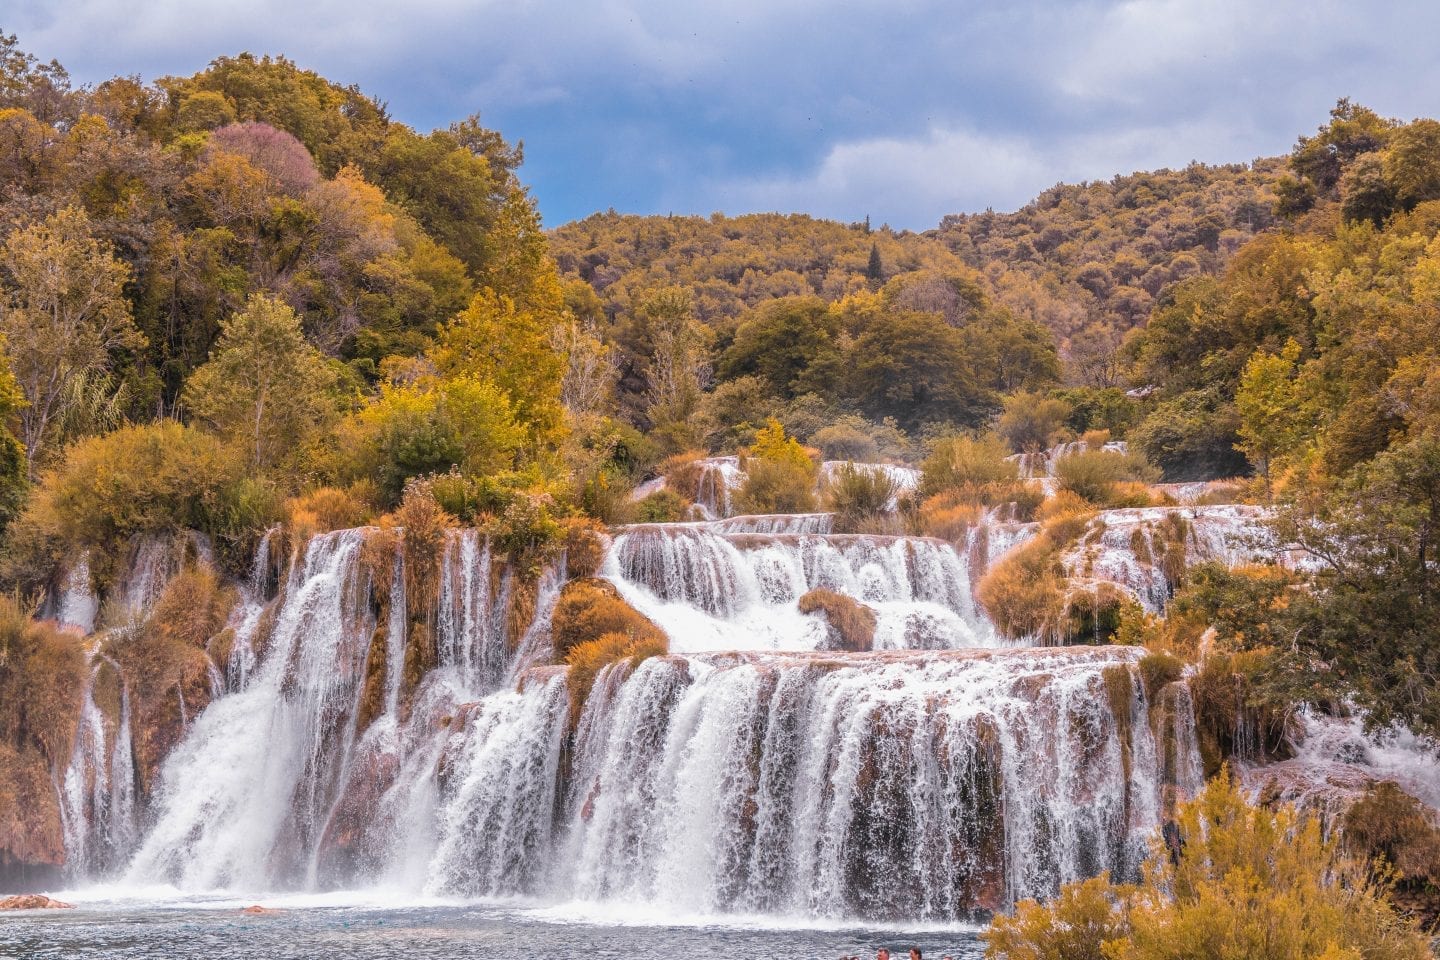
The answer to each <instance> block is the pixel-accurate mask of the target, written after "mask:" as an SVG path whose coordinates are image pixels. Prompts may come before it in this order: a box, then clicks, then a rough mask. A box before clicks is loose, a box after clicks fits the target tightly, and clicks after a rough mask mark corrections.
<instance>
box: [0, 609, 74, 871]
mask: <svg viewBox="0 0 1440 960" xmlns="http://www.w3.org/2000/svg"><path fill="white" fill-rule="evenodd" d="M30 616H31V610H30V609H29V607H28V605H26V604H25V603H23V602H22V601H21V600H20V599H19V597H17V596H15V595H13V594H12V595H8V596H6V595H0V865H4V866H10V865H13V864H17V863H18V864H21V865H27V864H34V865H39V864H48V865H54V866H59V865H61V864H63V863H64V862H65V853H66V852H65V842H64V831H63V828H62V821H61V816H60V803H59V798H60V795H59V792H58V791H57V790H56V788H55V772H56V771H60V770H63V769H64V765H65V762H66V760H67V759H68V758H69V756H70V747H71V743H72V741H73V740H74V737H75V728H76V725H77V723H78V721H79V719H80V706H81V703H82V700H83V697H84V692H85V678H86V673H87V671H86V667H85V650H84V644H83V641H82V640H81V638H80V637H78V636H75V635H74V634H70V633H64V632H61V631H59V630H57V629H55V627H54V626H53V625H52V624H48V623H37V622H35V621H33V620H31V619H30Z"/></svg>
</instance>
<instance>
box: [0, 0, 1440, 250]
mask: <svg viewBox="0 0 1440 960" xmlns="http://www.w3.org/2000/svg"><path fill="white" fill-rule="evenodd" d="M5 6H6V8H7V9H6V10H5V11H4V12H3V13H0V18H3V20H0V29H3V30H4V31H5V32H13V33H18V34H19V36H20V41H21V45H22V47H24V48H25V49H27V50H29V51H30V52H32V53H34V54H36V55H37V56H39V57H41V58H42V59H50V58H52V57H53V58H56V59H58V60H60V61H61V62H62V63H63V64H65V66H66V67H67V68H69V70H70V72H71V74H72V75H73V76H74V77H76V78H77V79H79V80H81V81H87V82H89V81H98V80H102V79H104V78H105V77H108V76H110V75H112V74H115V73H139V74H141V75H142V76H144V77H145V78H147V79H149V78H153V77H156V76H161V75H165V74H189V73H192V72H194V71H196V70H198V69H200V68H202V67H203V66H204V65H205V64H206V63H207V62H208V61H209V60H211V59H212V58H213V57H216V56H219V55H222V54H233V53H238V52H240V51H244V50H249V51H252V52H254V53H283V54H285V55H286V56H288V57H290V58H292V59H294V60H296V61H298V62H299V63H300V64H301V65H303V66H306V67H311V68H313V69H315V70H318V71H319V72H320V73H322V74H324V75H325V76H326V77H328V78H330V79H332V80H336V81H340V82H345V83H350V82H353V83H358V84H359V85H360V86H361V87H362V88H363V89H364V90H365V91H366V92H368V93H371V94H373V95H375V96H378V97H379V98H380V99H382V100H384V101H386V102H387V103H388V104H389V106H390V110H391V113H392V114H393V115H394V116H395V117H397V118H399V119H401V120H404V121H406V122H408V123H411V124H413V125H415V126H417V127H420V128H422V129H429V128H431V127H435V126H443V125H445V124H448V123H449V122H450V121H451V120H454V119H458V118H461V117H464V116H466V115H468V114H470V113H473V112H477V111H478V112H479V113H480V114H481V116H482V118H483V120H484V122H485V123H486V124H487V125H488V126H493V127H497V128H498V129H500V130H501V131H502V132H503V133H504V134H505V135H506V136H507V137H508V138H510V139H512V140H514V139H521V140H523V141H524V142H525V156H526V163H525V168H524V170H523V171H522V177H523V178H524V179H525V181H526V182H527V183H529V184H530V185H531V186H532V188H533V190H534V193H535V195H536V197H537V198H538V199H539V203H540V208H541V211H542V213H543V214H544V216H545V220H546V223H547V224H548V225H551V226H554V225H557V224H559V223H562V222H564V221H566V220H570V219H574V218H577V217H583V216H585V215H587V214H589V213H592V212H594V211H596V210H603V209H606V208H607V207H614V208H615V209H617V210H621V211H625V212H637V213H669V212H675V213H702V214H708V213H710V212H712V211H715V210H723V211H725V212H727V213H740V212H746V211H754V210H782V211H803V212H808V213H813V214H816V215H819V216H826V217H835V218H838V219H841V220H847V221H849V220H858V219H860V218H862V217H864V216H866V215H867V214H868V215H869V216H870V217H871V219H872V220H873V221H874V222H875V223H877V224H879V223H882V222H889V223H890V224H892V225H894V226H896V227H908V228H912V229H926V228H928V227H931V226H934V225H935V223H936V222H937V221H938V220H939V219H940V217H942V216H943V215H944V214H946V213H955V212H964V211H976V210H983V209H985V208H987V207H993V208H995V209H997V210H1009V209H1014V208H1015V207H1017V206H1019V205H1021V204H1023V203H1024V202H1025V201H1026V200H1028V199H1030V198H1031V197H1032V196H1034V195H1035V194H1036V193H1037V192H1038V191H1040V190H1042V189H1044V188H1045V187H1048V186H1050V185H1052V184H1054V183H1056V182H1059V181H1076V180H1083V179H1095V178H1108V177H1110V176H1111V175H1113V174H1115V173H1122V172H1124V173H1128V172H1131V171H1134V170H1142V169H1153V168H1156V167H1164V166H1171V167H1174V166H1180V165H1183V164H1185V163H1188V162H1189V161H1190V160H1202V161H1206V162H1229V161H1248V160H1250V159H1253V158H1255V157H1257V156H1266V155H1272V154H1276V153H1281V152H1284V151H1286V150H1288V149H1289V148H1290V146H1291V145H1292V144H1293V142H1294V140H1295V137H1296V136H1297V135H1298V134H1300V133H1307V132H1310V131H1312V130H1313V129H1314V128H1315V127H1316V126H1318V125H1319V124H1320V123H1321V122H1322V121H1324V120H1325V119H1326V114H1327V111H1328V110H1329V108H1330V107H1331V106H1332V105H1333V104H1334V102H1335V100H1336V99H1337V98H1338V97H1341V96H1350V97H1353V98H1355V99H1356V100H1358V101H1360V102H1362V103H1365V104H1367V105H1369V106H1372V107H1374V108H1375V109H1376V110H1379V111H1380V112H1381V113H1384V114H1386V115H1390V116H1397V117H1401V118H1404V119H1411V118H1413V117H1416V116H1435V115H1440V47H1437V45H1436V38H1437V37H1440V2H1436V0H1393V2H1388V0H1363V2H1362V0H1353V2H1338V0H1304V2H1300V0H1130V2H1106V0H1090V2H1069V3H1067V2H1062V0H1008V2H1005V0H993V2H978V0H972V2H967V0H951V2H935V0H883V2H873V3H870V2H859V0H730V2H726V0H710V2H708V3H691V2H688V0H589V2H584V0H571V2H563V0H478V2H477V0H314V2H305V0H229V2H214V0H138V2H137V0H10V2H9V3H7V4H6V5H5Z"/></svg>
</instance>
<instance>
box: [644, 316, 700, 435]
mask: <svg viewBox="0 0 1440 960" xmlns="http://www.w3.org/2000/svg"><path fill="white" fill-rule="evenodd" d="M635 324H636V327H637V328H638V331H637V332H638V337H637V339H638V340H639V343H640V344H641V349H642V350H644V351H645V353H646V354H648V356H647V357H646V358H645V363H644V373H645V383H646V387H645V395H644V403H645V416H646V418H647V419H648V420H649V421H650V423H651V426H652V429H654V430H657V431H660V432H662V433H670V434H672V439H671V446H674V447H676V449H683V448H685V447H686V446H690V445H691V441H693V440H694V439H695V438H694V437H693V436H691V435H690V434H691V433H692V432H693V425H692V424H691V423H690V421H691V419H692V418H693V417H694V415H695V414H696V412H698V410H699V409H700V401H701V398H702V396H703V393H704V390H705V388H706V387H707V386H709V384H710V340H711V334H710V331H709V330H707V329H706V328H705V327H703V326H701V324H700V323H699V321H698V320H697V319H696V318H695V303H694V299H693V298H692V297H691V296H690V294H689V292H687V291H685V290H683V289H681V288H680V287H666V288H665V289H662V290H657V291H654V292H652V293H649V294H648V295H646V296H644V297H643V298H642V299H641V300H640V303H639V306H638V309H637V310H636V312H635Z"/></svg>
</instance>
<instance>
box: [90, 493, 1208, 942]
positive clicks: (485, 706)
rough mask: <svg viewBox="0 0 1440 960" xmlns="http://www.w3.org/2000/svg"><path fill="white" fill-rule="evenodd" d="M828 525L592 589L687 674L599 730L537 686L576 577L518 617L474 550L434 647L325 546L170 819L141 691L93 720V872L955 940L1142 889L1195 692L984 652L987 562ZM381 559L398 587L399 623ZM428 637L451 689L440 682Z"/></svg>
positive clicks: (685, 531)
mask: <svg viewBox="0 0 1440 960" xmlns="http://www.w3.org/2000/svg"><path fill="white" fill-rule="evenodd" d="M815 516H816V517H821V518H824V515H815ZM823 522H824V520H823V519H822V520H817V519H814V518H811V517H798V518H788V519H787V520H786V521H784V522H781V521H779V520H775V521H771V520H768V519H762V520H757V519H755V518H734V519H733V521H727V523H726V525H724V526H722V525H720V524H679V525H661V526H652V527H635V528H629V529H625V530H621V531H619V532H618V533H617V535H616V537H615V539H614V541H613V543H612V546H611V549H610V551H609V553H608V555H607V557H606V559H605V561H604V566H603V567H602V570H601V575H603V576H607V577H609V578H610V579H611V580H612V582H614V583H615V584H616V586H617V588H618V589H619V590H620V592H621V593H622V595H624V596H626V597H627V598H628V599H630V600H631V601H632V602H633V603H635V605H636V606H637V607H638V608H639V609H641V610H642V612H644V613H646V614H647V615H649V616H651V617H652V618H653V619H654V620H655V621H656V622H657V623H658V624H659V625H660V626H662V627H663V628H664V629H665V630H666V631H667V633H668V634H669V636H670V638H671V647H672V651H673V652H672V654H671V655H669V656H664V657H657V658H652V659H650V660H647V661H645V662H643V663H642V664H640V665H638V666H636V667H633V668H632V667H631V666H630V665H629V664H628V663H621V664H617V665H612V666H610V667H607V668H605V669H603V670H602V671H601V672H600V674H599V675H598V676H597V677H596V678H595V680H594V685H593V689H592V691H591V693H590V694H589V696H588V698H587V699H586V700H585V701H584V702H583V707H582V708H580V709H579V711H578V712H573V710H574V708H573V706H572V703H571V696H570V690H569V686H568V678H567V674H566V671H565V669H564V668H563V667H552V666H543V665H539V664H543V663H545V662H547V661H548V660H549V659H550V657H551V652H550V649H549V648H550V625H549V613H550V610H551V609H552V608H553V606H554V603H555V600H556V598H557V596H558V594H559V592H560V587H561V586H562V584H563V575H562V573H561V571H560V569H559V568H552V569H548V570H546V571H545V572H544V573H543V574H542V575H541V576H540V577H539V578H538V581H537V582H536V583H534V584H532V585H530V586H528V587H524V588H523V589H526V590H529V591H531V592H530V593H528V594H526V596H527V597H528V598H529V602H530V603H533V607H534V610H535V615H534V617H533V619H532V620H531V621H530V623H529V626H528V627H517V626H515V625H513V624H512V622H511V621H512V619H513V617H510V616H507V612H508V611H511V610H512V609H513V604H512V603H511V599H512V596H513V595H515V594H516V593H517V591H520V590H522V585H521V584H520V583H519V581H518V580H517V579H516V575H515V574H514V572H513V571H512V570H511V569H510V567H509V566H508V564H505V563H504V562H503V561H502V560H501V559H500V558H498V557H497V556H494V555H492V553H491V552H490V549H489V545H488V544H487V542H486V541H485V539H484V538H483V537H482V536H480V535H479V534H478V533H476V532H474V531H455V532H453V533H451V534H450V535H449V537H448V539H447V540H446V542H445V544H444V546H443V548H442V550H443V553H442V555H441V556H440V557H439V558H438V563H437V564H436V566H437V569H438V577H439V579H438V583H437V584H436V590H435V593H434V596H435V597H436V599H435V601H434V603H433V608H432V612H431V614H430V615H429V617H428V619H427V621H426V622H427V623H428V624H429V625H430V626H428V627H426V629H425V630H420V629H418V628H414V629H413V633H412V624H411V621H410V619H409V617H410V616H413V615H414V614H413V611H412V612H411V613H409V614H407V610H409V609H410V604H408V603H407V597H406V595H405V583H406V577H405V570H404V558H403V551H401V550H397V551H396V553H395V555H394V557H393V560H391V561H386V560H384V558H383V557H382V558H381V559H380V560H378V561H377V559H376V558H375V557H373V556H367V551H366V547H365V544H366V540H367V537H369V536H370V531H367V530H363V529H362V530H344V531H336V532H334V533H329V534H323V535H320V536H317V537H315V538H314V539H312V540H311V541H310V543H309V544H308V545H307V546H306V547H305V548H304V549H303V550H301V551H299V552H297V554H296V555H295V556H294V557H293V558H292V560H291V563H290V569H289V572H288V574H286V575H284V576H283V577H282V579H281V582H280V583H279V584H278V585H276V586H274V587H273V588H272V587H271V586H270V581H269V579H268V574H265V573H261V574H259V575H257V576H256V577H255V578H253V582H252V583H251V584H250V585H249V586H248V588H247V589H246V590H244V591H243V592H244V594H245V597H244V599H243V600H242V602H241V604H240V605H239V606H238V607H237V609H236V612H235V613H234V614H233V615H232V617H231V621H230V625H229V629H231V630H233V631H234V635H235V641H234V644H233V646H232V648H231V651H232V652H231V653H230V662H229V663H228V664H226V665H225V666H226V670H225V675H224V676H223V678H222V679H221V680H220V682H219V684H218V692H219V693H220V694H221V695H219V696H217V697H216V699H215V700H214V701H213V702H212V703H211V704H210V705H209V706H208V707H206V708H205V709H204V710H203V711H201V712H199V714H198V715H196V716H193V717H191V718H190V719H189V726H188V729H187V731H186V733H185V736H184V738H183V739H182V741H181V743H180V745H179V746H178V747H177V748H176V749H175V750H174V751H173V752H172V753H171V755H170V756H169V757H168V758H167V759H166V760H165V761H164V762H163V764H162V765H161V768H160V771H159V773H158V776H157V777H156V780H155V782H154V784H153V785H152V787H151V793H150V796H149V799H148V803H145V804H141V803H137V800H136V797H137V789H136V784H135V782H134V774H133V769H134V768H133V765H132V763H131V759H130V757H131V750H130V747H129V744H128V742H126V741H125V740H124V739H123V738H125V737H128V736H129V735H130V732H129V721H130V718H129V710H128V700H126V701H125V705H124V706H123V707H122V711H121V713H122V720H121V722H120V723H119V724H118V726H117V725H114V724H110V725H109V726H107V721H105V719H104V717H103V716H102V711H101V710H99V709H98V708H97V707H96V706H95V696H94V695H93V694H92V695H91V696H89V697H87V701H86V703H87V706H86V713H85V718H84V723H82V730H81V733H80V734H79V735H77V739H76V746H75V751H74V755H73V757H72V761H71V764H70V772H69V773H67V775H66V779H65V784H66V797H67V800H66V831H67V833H66V837H67V844H68V845H69V850H70V853H71V856H72V860H73V867H72V869H73V871H74V872H75V873H76V874H77V875H81V876H86V875H88V876H91V877H96V878H99V877H104V876H107V875H110V876H116V877H118V878H119V879H120V881H121V882H122V883H123V884H126V885H150V884H155V883H171V884H174V885H176V886H178V887H180V888H181V889H185V890H195V891H203V890H216V889H228V890H234V891H247V892H251V891H253V892H263V891H270V890H282V889H284V890H293V889H299V890H309V889H330V888H353V887H359V886H367V885H371V884H383V885H386V886H387V887H389V888H392V889H401V890H409V891H413V892H414V893H415V894H426V895H441V896H462V897H492V896H504V897H512V896H526V897H536V898H543V899H550V900H571V899H585V900H598V901H627V902H638V903H642V904H649V905H656V906H660V907H662V908H664V909H667V910H678V911H686V912H699V913H721V912H732V911H740V912H746V913H784V914H795V915H806V916H824V917H832V918H843V917H861V918H870V919H890V920H905V919H927V920H945V921H949V920H956V919H966V918H972V917H976V916H980V915H982V914H983V913H985V912H986V911H989V910H993V909H998V908H1003V907H1005V906H1006V905H1008V904H1010V903H1012V902H1014V900H1016V899H1017V898H1020V897H1026V896H1036V895H1042V896H1043V895H1046V894H1048V893H1051V892H1053V891H1054V890H1055V889H1057V887H1058V885H1059V884H1060V883H1061V882H1063V881H1065V880H1068V879H1072V878H1075V877H1081V876H1086V875H1090V874H1093V873H1096V872H1099V871H1101V870H1109V871H1111V872H1112V873H1113V874H1114V875H1116V876H1118V877H1126V876H1133V875H1134V874H1135V872H1136V871H1137V869H1138V866H1139V863H1140V859H1141V857H1142V856H1143V854H1144V850H1145V838H1146V837H1147V836H1148V835H1149V833H1150V832H1151V831H1152V830H1153V829H1154V827H1155V826H1156V824H1157V823H1158V822H1159V820H1160V819H1161V818H1162V816H1163V811H1164V809H1165V808H1166V804H1167V803H1168V802H1170V800H1171V799H1173V797H1174V795H1175V794H1176V793H1184V792H1186V791H1188V790H1191V789H1193V788H1194V785H1195V780H1194V771H1196V770H1198V750H1197V748H1196V746H1195V743H1194V729H1193V720H1192V719H1191V717H1190V705H1189V701H1188V693H1187V692H1186V691H1185V690H1184V688H1183V685H1172V686H1171V687H1167V688H1165V690H1164V691H1162V692H1161V693H1160V694H1159V696H1158V697H1157V698H1156V701H1155V702H1154V703H1151V702H1149V700H1148V699H1147V697H1146V694H1145V691H1144V688H1143V684H1142V683H1141V682H1140V679H1139V670H1138V658H1139V652H1138V651H1135V650H1131V649H1129V648H1100V649H1096V648H1079V647H1077V648H1066V649H1054V650H1050V649H1046V650H1039V649H1012V650H993V649H978V648H980V647H983V646H988V645H992V644H993V643H994V639H993V638H994V634H993V632H992V631H990V630H989V628H988V625H987V624H986V623H985V621H984V618H983V616H982V615H981V614H980V613H979V612H978V611H977V609H976V608H975V606H974V603H973V600H972V599H971V594H970V588H969V581H970V573H969V567H968V563H969V559H968V556H967V553H968V551H959V552H957V551H956V550H955V549H953V548H952V547H950V546H949V545H948V544H944V543H941V542H939V541H935V540H927V539H923V538H906V537H881V536H854V535H834V534H829V533H825V532H819V531H823V530H825V529H828V527H825V526H822V525H821V524H823ZM787 523H788V524H789V525H790V526H788V527H787V526H786V524H787ZM762 530H781V531H786V530H792V531H793V530H801V531H805V532H779V533H775V532H761V531H762ZM269 549H270V542H269V539H268V538H267V540H266V541H265V542H264V543H263V544H262V551H268V550H269ZM377 562H390V563H392V564H393V567H392V569H391V571H390V575H389V577H388V581H389V588H388V594H387V595H386V602H384V603H381V602H379V601H378V600H377V599H376V587H375V585H374V584H372V581H371V572H372V571H373V570H374V569H375V567H374V564H375V563H377ZM268 567H269V561H268V557H266V558H260V559H257V563H256V568H257V570H261V569H262V568H265V569H268ZM817 588H823V589H826V590H830V591H834V592H836V593H839V594H842V595H844V596H847V597H850V598H852V599H854V600H855V601H857V602H860V603H863V604H865V605H868V606H870V607H871V608H872V609H873V610H875V611H876V613H877V630H876V638H875V646H876V648H877V650H880V651H885V652H875V653H868V654H835V653H820V652H813V651H810V652H806V650H807V648H809V647H813V646H814V643H815V638H816V637H817V635H818V634H819V632H820V625H819V624H818V623H817V618H816V616H815V615H807V614H801V613H800V612H799V611H798V609H797V608H796V602H797V600H798V599H799V598H800V597H801V596H803V595H804V594H806V593H807V592H808V591H811V590H815V589H817ZM524 609H526V610H528V609H530V608H529V607H528V606H527V607H524ZM432 631H433V632H432ZM424 635H429V636H432V637H433V644H434V647H433V661H431V662H432V664H433V666H432V667H431V669H429V671H428V673H426V674H425V675H424V676H423V677H419V678H416V677H414V676H411V675H410V674H408V673H407V668H408V667H409V666H410V664H411V660H412V658H411V657H410V652H411V645H412V644H414V643H417V642H419V639H420V638H421V637H422V636H424ZM781 648H788V649H791V650H794V651H795V652H776V651H777V649H781ZM720 651H724V652H720ZM373 657H380V658H382V659H383V661H384V669H383V683H380V685H379V686H378V687H376V686H374V684H375V683H376V682H378V681H376V680H372V678H375V677H377V676H378V674H377V670H376V664H374V663H372V662H371V658H373ZM102 668H105V665H104V664H103V663H98V662H97V664H96V667H95V675H96V676H97V677H99V676H100V674H101V671H102ZM92 687H93V688H95V689H96V690H98V689H99V684H98V683H92ZM372 688H373V689H372ZM122 693H123V687H122ZM111 727H114V729H111ZM1187 731H1188V733H1187ZM127 771H128V774H127ZM125 775H128V776H129V777H130V779H129V780H128V781H127V780H125V779H124V776H125ZM129 824H133V825H134V826H133V827H131V826H127V825H129ZM127 830H128V831H129V832H128V833H127V832H126V831H127ZM107 838H113V839H107Z"/></svg>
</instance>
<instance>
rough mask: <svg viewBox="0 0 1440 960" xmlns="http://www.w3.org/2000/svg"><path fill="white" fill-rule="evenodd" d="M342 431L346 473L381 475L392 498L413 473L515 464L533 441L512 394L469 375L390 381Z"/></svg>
mask: <svg viewBox="0 0 1440 960" xmlns="http://www.w3.org/2000/svg"><path fill="white" fill-rule="evenodd" d="M339 434H340V438H339V439H340V447H341V452H342V456H343V457H344V458H345V462H344V463H343V464H342V466H341V471H340V472H341V473H342V474H346V475H351V476H349V477H348V478H350V479H362V478H364V479H369V480H373V481H374V482H375V483H376V485H377V486H379V488H380V490H381V491H382V492H383V493H384V494H385V495H386V496H387V497H388V498H389V499H390V500H392V501H396V500H398V499H399V498H400V495H401V493H402V492H403V491H404V490H405V486H406V483H407V482H408V481H409V480H410V479H411V478H413V477H424V476H430V475H435V474H442V473H445V472H446V471H448V470H450V469H451V468H452V467H453V468H456V469H458V470H459V471H460V472H461V474H462V475H464V476H489V475H491V474H494V473H498V472H501V471H504V470H508V469H510V468H512V467H513V466H514V465H515V456H516V453H517V451H519V450H520V448H521V447H522V446H523V445H524V444H525V442H526V439H527V431H526V429H525V426H524V425H523V424H521V423H518V422H517V421H516V418H515V412H514V409H513V407H512V406H511V404H510V400H509V398H508V397H507V396H506V395H505V392H504V391H503V390H501V389H500V388H499V387H497V386H496V385H495V384H494V383H492V382H490V381H487V380H481V379H479V378H477V377H474V376H465V375H461V376H456V377H451V378H441V377H435V376H429V375H426V376H420V377H418V378H416V379H414V380H412V381H410V382H391V383H385V384H382V385H381V388H380V395H379V396H378V397H376V398H375V399H374V400H373V401H372V402H371V403H369V404H367V405H366V406H365V407H364V408H363V409H361V410H360V411H358V412H357V413H355V414H354V415H353V416H352V417H350V418H349V419H348V420H347V421H346V422H345V423H344V424H342V426H341V429H340V431H339Z"/></svg>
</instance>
